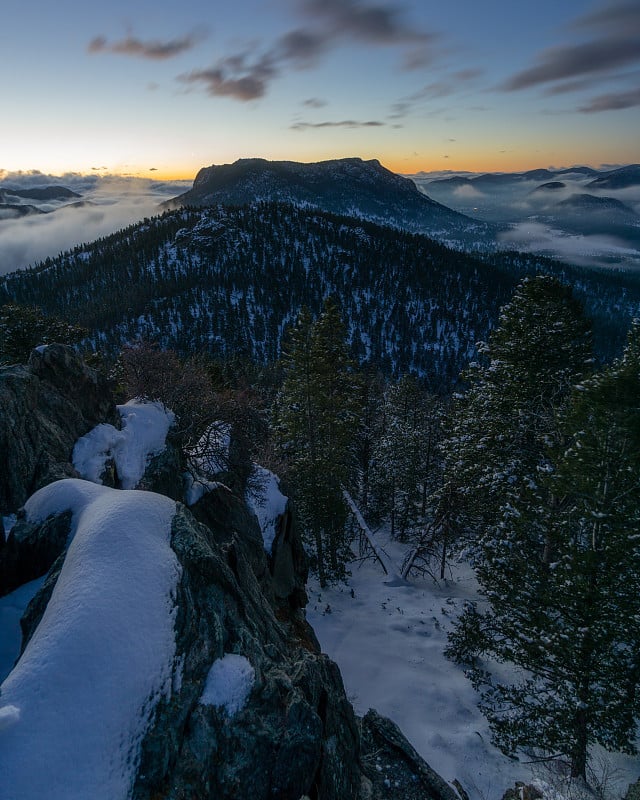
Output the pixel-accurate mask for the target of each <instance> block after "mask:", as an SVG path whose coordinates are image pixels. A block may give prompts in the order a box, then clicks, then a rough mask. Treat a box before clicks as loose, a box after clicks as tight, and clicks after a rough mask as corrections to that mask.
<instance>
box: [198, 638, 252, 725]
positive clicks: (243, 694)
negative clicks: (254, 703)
mask: <svg viewBox="0 0 640 800" xmlns="http://www.w3.org/2000/svg"><path fill="white" fill-rule="evenodd" d="M254 682H255V670H254V669H253V667H252V666H251V664H250V662H249V661H248V659H246V658H245V657H244V656H239V655H235V654H234V653H227V654H226V655H225V656H223V657H222V658H219V659H217V660H216V661H214V662H213V665H212V666H211V669H210V670H209V674H208V675H207V681H206V683H205V687H204V691H203V692H202V696H201V697H200V704H201V705H205V706H216V707H218V708H223V709H224V710H225V712H226V714H227V716H229V717H233V716H234V715H235V714H237V713H238V712H239V711H241V710H242V709H243V708H244V706H245V704H246V702H247V700H248V699H249V695H250V694H251V690H252V689H253V684H254Z"/></svg>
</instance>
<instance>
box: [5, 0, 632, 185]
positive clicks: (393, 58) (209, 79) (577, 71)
mask: <svg viewBox="0 0 640 800" xmlns="http://www.w3.org/2000/svg"><path fill="white" fill-rule="evenodd" d="M639 31H640V0H561V2H558V0H537V2H535V3H533V2H526V3H525V2H498V0H483V2H481V3H478V2H477V0H455V2H442V0H438V2H433V1H432V0H234V2H232V3H229V2H221V0H213V2H212V0H206V2H205V0H181V2H163V1H162V0H161V2H158V0H153V2H151V0H136V2H135V3H131V2H130V0H127V1H126V2H125V0H110V2H109V3H95V2H93V0H82V2H80V1H79V0H58V1H57V2H55V3H51V2H50V0H31V1H30V2H29V3H13V4H10V5H7V7H6V8H3V13H2V24H1V25H0V51H1V52H2V54H3V63H4V66H5V81H4V84H3V87H2V91H1V93H0V108H2V118H3V123H2V125H1V126H0V178H2V176H3V175H4V176H5V177H6V176H7V174H9V175H10V174H11V173H13V172H16V171H23V172H28V171H31V170H40V171H42V172H45V173H51V174H59V175H62V174H64V173H68V172H74V173H81V174H96V175H103V174H120V175H135V176H141V177H149V178H151V177H157V178H160V179H175V178H180V179H192V178H193V177H194V175H195V173H196V172H197V170H198V169H199V168H200V167H202V166H206V165H209V164H214V163H215V164H220V163H228V162H232V161H235V160H236V159H237V158H245V157H263V158H268V159H291V160H296V161H318V160H323V159H327V158H340V157H347V156H360V157H362V158H378V159H379V160H380V161H381V162H382V163H383V164H384V165H385V166H387V167H388V168H390V169H392V170H394V171H396V172H401V173H405V174H409V173H416V172H419V171H421V170H424V171H432V170H443V169H451V170H470V171H513V170H522V169H529V168H535V167H548V166H556V167H562V166H569V165H574V164H578V163H581V164H588V165H590V166H594V167H599V166H601V165H605V164H606V165H608V164H612V165H619V164H626V163H634V162H637V161H640V137H639V136H638V131H639V130H640V35H638V32H639ZM2 171H4V172H2Z"/></svg>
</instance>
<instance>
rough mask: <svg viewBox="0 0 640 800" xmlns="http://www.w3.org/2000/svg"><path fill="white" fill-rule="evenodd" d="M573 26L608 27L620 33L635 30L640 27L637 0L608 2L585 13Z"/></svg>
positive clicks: (639, 10) (597, 28)
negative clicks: (597, 9) (596, 9)
mask: <svg viewBox="0 0 640 800" xmlns="http://www.w3.org/2000/svg"><path fill="white" fill-rule="evenodd" d="M574 27H575V28H578V29H580V28H587V29H589V28H595V29H596V30H602V28H608V29H610V30H611V31H614V32H620V33H622V34H627V33H628V32H629V31H634V30H635V31H637V30H639V29H640V5H638V2H637V0H634V1H633V2H626V3H616V2H609V3H607V4H605V6H604V7H603V8H602V9H600V10H599V11H594V12H592V13H590V14H585V16H583V17H581V18H580V19H578V20H577V21H576V23H575V25H574Z"/></svg>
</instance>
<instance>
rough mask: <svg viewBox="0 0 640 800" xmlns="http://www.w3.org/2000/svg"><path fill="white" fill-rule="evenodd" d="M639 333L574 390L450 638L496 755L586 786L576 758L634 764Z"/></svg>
mask: <svg viewBox="0 0 640 800" xmlns="http://www.w3.org/2000/svg"><path fill="white" fill-rule="evenodd" d="M639 397H640V322H636V323H635V324H634V326H633V328H632V330H631V333H630V336H629V341H628V345H627V348H626V350H625V352H624V355H623V357H622V358H621V359H620V360H619V361H616V362H615V363H614V364H613V365H612V366H611V367H610V368H608V369H606V370H605V371H603V372H602V373H600V374H598V375H596V376H594V377H593V378H591V379H587V380H585V381H584V382H582V383H581V384H580V385H578V387H577V388H576V390H575V391H574V393H573V395H572V398H571V402H570V404H569V406H568V409H567V411H566V412H565V413H564V415H563V419H562V425H561V431H562V433H563V435H564V443H563V444H562V446H560V447H557V448H556V449H555V452H554V453H553V454H552V462H553V466H552V467H551V466H550V467H549V468H548V470H547V472H546V474H545V476H544V478H543V479H542V480H541V482H540V486H539V488H537V489H530V490H529V491H528V492H527V493H526V494H525V495H523V496H522V497H521V498H520V499H519V501H517V502H514V503H512V504H511V505H509V506H507V507H505V509H504V511H503V519H502V520H501V522H500V524H499V525H498V526H497V527H496V528H495V530H494V531H493V532H492V534H491V535H488V536H486V537H485V540H484V542H483V550H482V556H481V559H480V562H479V564H478V568H477V574H478V579H479V582H480V585H481V591H482V594H483V595H484V596H485V598H486V600H487V603H488V608H487V610H486V611H485V612H483V613H479V612H478V611H477V610H476V609H474V608H469V609H467V611H466V613H465V614H464V615H463V617H462V620H461V622H460V624H459V626H458V628H457V630H456V631H455V633H454V634H453V636H452V637H451V642H450V648H449V652H450V654H451V655H453V656H454V657H456V658H457V659H460V660H471V661H472V662H473V660H474V659H475V657H477V656H478V655H485V656H489V657H490V658H493V659H496V660H497V661H499V662H510V663H512V664H515V665H516V666H517V667H519V668H521V669H522V670H523V671H522V672H521V674H522V675H523V676H525V677H523V678H522V679H521V680H520V681H518V682H516V683H514V684H511V685H503V684H501V683H499V682H498V681H497V680H496V679H495V678H494V677H492V676H491V675H490V674H488V673H487V672H484V671H482V670H481V669H480V668H479V666H478V663H477V662H475V668H474V669H473V670H472V675H473V678H474V680H475V681H476V683H477V684H478V685H480V686H482V687H483V694H484V700H483V708H484V710H485V712H486V713H487V716H488V718H489V721H490V724H491V727H492V730H493V733H494V736H495V740H496V742H497V744H498V745H499V746H501V747H502V748H503V749H504V750H505V751H507V752H514V751H515V750H516V749H523V750H525V751H526V752H528V753H529V754H532V755H534V756H535V755H543V756H544V757H550V756H557V757H562V758H565V759H566V760H567V761H568V762H569V763H570V768H571V775H572V777H575V778H582V779H584V778H585V777H586V770H587V759H588V753H589V747H590V746H591V745H592V744H594V743H599V744H601V745H603V746H604V747H605V748H607V749H610V750H623V751H626V752H635V740H636V734H637V730H636V727H637V721H638V718H639V717H640V695H639V693H638V687H639V685H640V406H639V405H638V398H639Z"/></svg>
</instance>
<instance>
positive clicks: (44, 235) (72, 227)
mask: <svg viewBox="0 0 640 800" xmlns="http://www.w3.org/2000/svg"><path fill="white" fill-rule="evenodd" d="M1 177H2V180H1V181H0V189H2V188H3V187H8V186H11V187H14V188H15V187H23V188H27V187H29V186H47V185H49V186H50V185H53V184H55V185H64V186H66V187H67V188H69V189H73V190H74V191H76V192H78V193H79V194H82V200H83V201H85V205H83V206H81V207H77V206H73V205H68V206H66V207H62V208H58V210H56V211H53V212H51V213H48V214H38V215H34V216H28V217H22V218H18V219H10V220H7V219H5V220H2V219H0V275H4V274H6V273H7V272H11V271H13V270H16V269H23V268H24V267H27V266H29V265H30V264H35V263H37V262H39V261H41V260H42V259H44V258H46V257H47V256H56V255H57V254H58V253H60V252H61V251H64V250H68V249H70V248H72V247H74V246H75V245H77V244H82V243H83V242H89V241H93V240H95V239H97V238H99V237H100V236H106V235H108V234H110V233H113V232H114V231H116V230H119V229H120V228H123V227H126V226H127V225H131V224H133V223H135V222H137V221H139V220H141V219H144V217H149V216H153V215H154V214H157V213H159V211H160V210H159V204H160V203H161V202H162V201H163V200H168V199H169V198H171V197H175V196H176V195H178V194H180V193H181V192H183V191H185V190H186V189H187V188H190V185H191V183H190V182H186V181H176V182H171V181H162V182H160V181H153V180H150V179H135V178H131V179H126V178H121V177H118V176H107V177H98V176H97V175H79V174H76V173H68V174H66V175H43V174H42V173H39V172H13V173H9V172H4V173H2V176H1Z"/></svg>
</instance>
